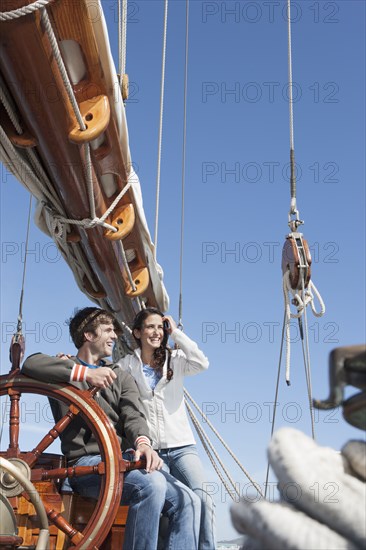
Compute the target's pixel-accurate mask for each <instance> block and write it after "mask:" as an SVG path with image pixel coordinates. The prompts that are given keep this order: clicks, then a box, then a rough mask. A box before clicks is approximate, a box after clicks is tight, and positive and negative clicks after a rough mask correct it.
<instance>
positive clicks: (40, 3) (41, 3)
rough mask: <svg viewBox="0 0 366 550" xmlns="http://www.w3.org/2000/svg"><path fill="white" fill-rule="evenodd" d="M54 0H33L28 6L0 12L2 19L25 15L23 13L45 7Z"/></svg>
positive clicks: (26, 13) (0, 19)
mask: <svg viewBox="0 0 366 550" xmlns="http://www.w3.org/2000/svg"><path fill="white" fill-rule="evenodd" d="M52 1H53V0H37V2H33V4H29V5H28V6H24V7H22V8H18V9H16V10H13V11H4V12H0V21H11V20H12V19H18V18H19V17H23V15H29V14H30V13H33V12H34V11H37V10H39V9H41V8H44V7H45V6H47V5H48V4H50V3H51V2H52Z"/></svg>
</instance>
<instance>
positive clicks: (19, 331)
mask: <svg viewBox="0 0 366 550" xmlns="http://www.w3.org/2000/svg"><path fill="white" fill-rule="evenodd" d="M32 198H33V197H32V194H30V195H29V207H28V222H27V234H26V239H25V251H24V266H23V277H22V288H21V291H20V299H19V313H18V324H17V335H20V334H21V333H22V324H23V298H24V284H25V275H26V270H27V258H28V243H29V233H30V219H31V212H32Z"/></svg>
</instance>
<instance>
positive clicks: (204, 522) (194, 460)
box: [157, 445, 216, 550]
mask: <svg viewBox="0 0 366 550" xmlns="http://www.w3.org/2000/svg"><path fill="white" fill-rule="evenodd" d="M157 452H158V453H159V456H160V458H162V459H163V460H164V468H165V470H166V472H169V473H170V474H171V475H172V476H174V477H176V478H177V479H179V481H181V482H182V483H184V484H185V485H187V487H189V488H190V489H192V491H193V492H194V493H196V495H197V496H198V497H199V498H200V499H201V525H200V535H199V545H198V547H199V549H200V550H214V549H215V548H216V532H215V503H214V501H213V499H212V497H211V495H210V494H208V493H207V491H206V487H205V478H204V474H203V468H202V463H201V460H200V458H199V456H198V453H197V449H196V445H185V446H184V447H175V448H173V449H162V450H160V451H157Z"/></svg>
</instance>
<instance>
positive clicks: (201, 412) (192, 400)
mask: <svg viewBox="0 0 366 550" xmlns="http://www.w3.org/2000/svg"><path fill="white" fill-rule="evenodd" d="M184 396H185V398H186V400H185V402H186V405H187V399H189V400H190V402H191V403H192V404H193V406H194V407H195V409H196V410H197V411H198V412H199V413H200V416H201V417H202V419H203V420H204V421H205V422H206V423H207V425H208V426H209V427H210V428H211V430H212V431H213V433H214V434H215V435H216V437H217V439H218V440H219V441H220V443H221V444H222V445H223V447H224V448H225V449H226V450H227V452H228V453H229V455H230V456H231V457H232V459H233V460H234V461H235V462H236V464H237V465H238V466H239V468H240V469H241V471H242V472H243V473H244V475H245V476H246V477H247V478H248V479H249V481H250V482H251V483H252V485H253V486H254V487H255V488H256V489H257V491H258V493H259V494H260V495H261V496H263V494H262V491H261V489H260V487H259V485H258V483H256V482H255V481H254V480H253V479H252V478H251V476H250V474H249V472H248V471H247V470H246V469H245V468H244V466H243V465H242V464H241V462H240V461H239V459H238V458H237V457H236V456H235V454H234V453H233V451H232V450H231V449H230V448H229V446H228V445H227V443H225V441H224V440H223V438H222V437H221V435H220V434H219V432H218V431H217V430H216V428H215V427H214V426H213V424H212V422H210V420H209V419H208V417H207V416H206V415H205V413H204V412H203V411H202V410H201V409H200V407H199V406H198V404H197V403H196V401H195V400H194V399H193V397H192V396H191V395H190V394H189V393H188V391H187V390H186V389H185V390H184Z"/></svg>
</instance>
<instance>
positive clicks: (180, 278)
mask: <svg viewBox="0 0 366 550" xmlns="http://www.w3.org/2000/svg"><path fill="white" fill-rule="evenodd" d="M188 39H189V0H186V48H185V66H184V109H183V111H184V112H183V151H182V205H181V224H180V260H179V313H178V319H179V323H178V326H180V327H183V323H182V317H183V245H184V204H185V201H184V199H185V177H186V143H187V88H188Z"/></svg>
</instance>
